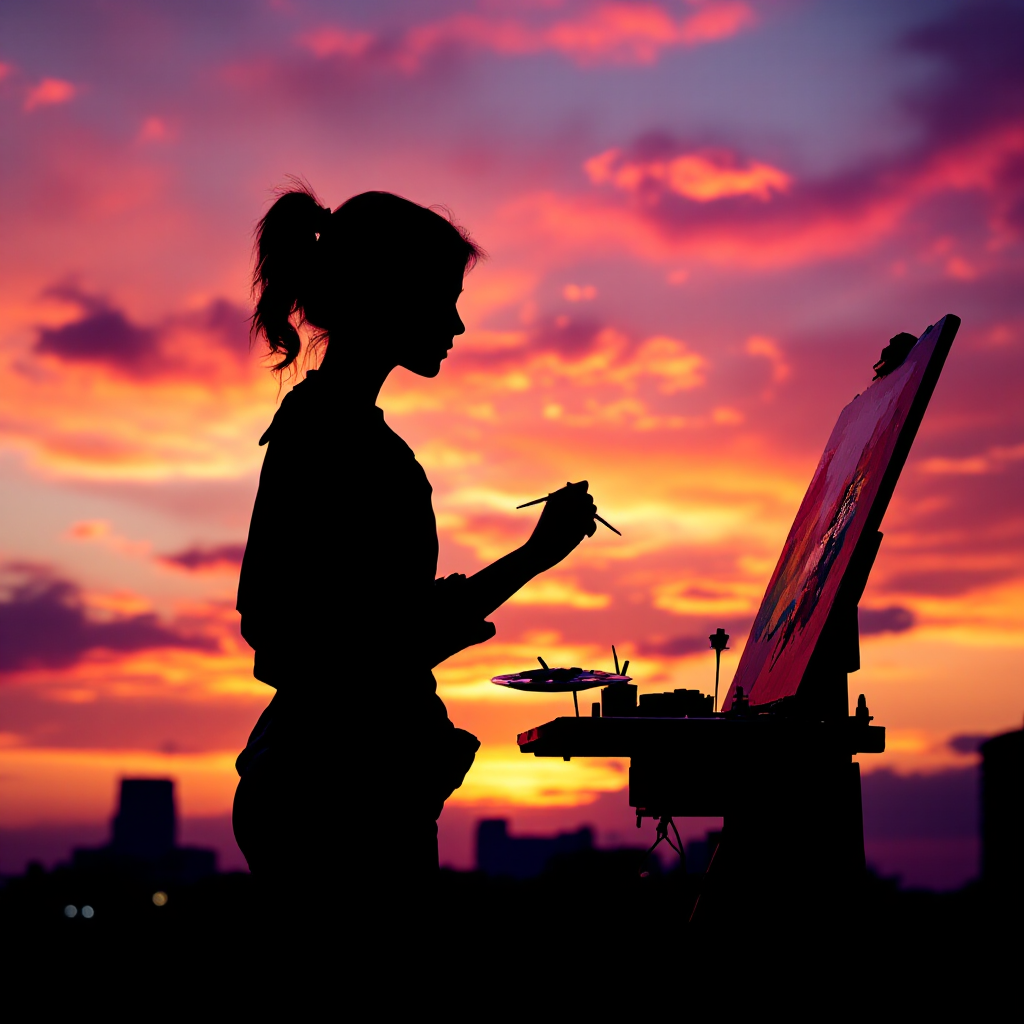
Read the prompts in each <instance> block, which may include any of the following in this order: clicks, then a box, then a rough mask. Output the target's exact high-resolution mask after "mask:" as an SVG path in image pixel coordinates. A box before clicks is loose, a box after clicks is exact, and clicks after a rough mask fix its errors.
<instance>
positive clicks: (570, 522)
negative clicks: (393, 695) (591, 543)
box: [430, 480, 597, 665]
mask: <svg viewBox="0 0 1024 1024" xmlns="http://www.w3.org/2000/svg"><path fill="white" fill-rule="evenodd" d="M587 487H588V484H587V481H586V480H581V481H580V482H579V483H577V484H566V485H565V487H563V488H561V489H560V490H558V491H555V492H554V493H553V494H552V495H551V496H550V497H549V498H548V500H547V502H546V503H545V505H544V510H543V512H541V515H540V519H539V520H538V521H537V525H536V527H534V530H533V533H532V534H531V535H530V539H529V540H528V541H527V542H526V543H525V544H524V545H523V546H522V547H521V548H516V550H515V551H511V552H509V554H507V555H505V556H504V557H502V558H499V559H498V560H497V561H496V562H492V563H491V564H490V565H489V566H487V568H485V569H481V570H480V571H479V572H478V573H476V574H475V575H474V576H471V577H470V578H469V579H466V578H465V577H464V576H460V575H454V576H449V577H448V578H447V579H444V580H438V581H437V605H436V606H435V609H436V613H437V620H436V625H435V628H434V630H433V634H434V635H433V644H432V646H433V651H432V653H431V656H430V661H431V664H432V665H437V664H439V663H440V662H442V661H444V660H445V658H450V657H451V656H452V655H453V654H456V653H457V652H458V651H461V650H464V649H465V648H467V647H472V646H473V645H474V644H480V643H483V642H484V641H485V640H490V638H491V637H492V636H494V626H493V624H492V623H490V622H485V621H484V620H485V619H486V618H487V616H488V615H490V614H491V612H493V611H494V610H495V609H496V608H499V607H500V606H501V605H503V604H504V603H505V602H506V601H507V600H508V599H509V598H510V597H511V596H512V595H513V594H514V593H515V592H516V591H517V590H519V589H520V588H521V587H523V586H525V585H526V584H527V583H529V582H530V580H532V579H533V577H534V576H537V575H539V574H540V573H542V572H544V571H545V570H547V569H550V568H551V567H552V566H554V565H557V564H558V563H559V562H560V561H562V559H563V558H565V556H566V555H568V554H569V552H571V551H573V550H574V549H575V548H576V547H578V546H579V544H580V542H581V541H582V540H583V538H584V537H592V536H593V535H594V530H595V529H596V523H595V522H594V516H595V515H596V514H597V506H596V505H595V504H594V500H593V498H591V496H590V494H589V493H588V491H587Z"/></svg>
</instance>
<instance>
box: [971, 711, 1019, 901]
mask: <svg viewBox="0 0 1024 1024" xmlns="http://www.w3.org/2000/svg"><path fill="white" fill-rule="evenodd" d="M1022 871H1024V730H1020V729H1018V730H1017V731H1016V732H1007V733H1003V735H1002V736H993V737H992V739H990V740H987V741H986V742H985V743H983V744H982V745H981V880H982V882H983V884H984V885H985V888H986V889H987V890H989V891H990V892H991V893H992V894H993V895H994V896H996V897H997V898H999V899H1004V898H1005V899H1007V900H1013V901H1015V902H1017V903H1020V901H1021V899H1022V897H1024V880H1022Z"/></svg>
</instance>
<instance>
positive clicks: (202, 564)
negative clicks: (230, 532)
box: [159, 544, 245, 572]
mask: <svg viewBox="0 0 1024 1024" xmlns="http://www.w3.org/2000/svg"><path fill="white" fill-rule="evenodd" d="M244 554H245V545H244V544H219V545H217V546H216V547H211V548H203V547H191V548H187V549H186V550H185V551H178V552H176V553H175V554H170V555H160V557H159V561H161V562H163V563H164V564H165V565H170V566H173V567H175V568H178V569H184V570H186V571H187V572H203V571H204V570H210V569H221V568H232V569H235V568H238V566H240V565H241V564H242V555H244Z"/></svg>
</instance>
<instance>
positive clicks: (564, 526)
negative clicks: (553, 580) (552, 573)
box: [526, 480, 597, 572]
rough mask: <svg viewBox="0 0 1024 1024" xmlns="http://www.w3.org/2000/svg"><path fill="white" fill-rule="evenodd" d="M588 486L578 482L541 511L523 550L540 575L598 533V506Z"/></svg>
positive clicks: (566, 488) (545, 505)
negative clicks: (585, 538) (585, 539)
mask: <svg viewBox="0 0 1024 1024" xmlns="http://www.w3.org/2000/svg"><path fill="white" fill-rule="evenodd" d="M588 487H589V484H588V483H587V481H586V480H581V481H580V482H579V483H576V484H566V485H565V486H564V487H562V488H560V489H559V490H557V491H555V492H554V493H552V494H551V495H549V496H548V500H547V502H545V504H544V511H543V512H541V514H540V519H539V520H538V521H537V525H536V526H535V527H534V530H533V534H532V535H531V536H530V539H529V540H528V541H527V542H526V549H527V551H529V553H530V556H531V558H532V559H534V560H536V562H537V564H538V566H539V568H538V571H540V572H542V571H543V570H545V569H550V568H551V567H552V566H553V565H557V564H558V563H559V562H560V561H561V560H562V559H563V558H565V556H566V555H568V554H569V552H570V551H573V550H575V549H576V548H577V547H578V546H579V544H580V541H582V540H583V538H584V537H593V536H594V531H595V530H596V529H597V523H596V522H595V521H594V516H596V515H597V506H596V505H595V504H594V499H593V498H592V497H591V496H590V494H589V493H588V490H587V488H588Z"/></svg>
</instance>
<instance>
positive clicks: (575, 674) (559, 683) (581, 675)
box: [491, 667, 632, 693]
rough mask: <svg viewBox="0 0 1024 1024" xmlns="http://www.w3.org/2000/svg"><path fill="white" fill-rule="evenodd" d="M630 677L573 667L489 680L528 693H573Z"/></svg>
mask: <svg viewBox="0 0 1024 1024" xmlns="http://www.w3.org/2000/svg"><path fill="white" fill-rule="evenodd" d="M630 679H632V676H624V675H617V674H616V673H614V672H602V671H601V670H600V669H582V668H576V667H573V668H531V669H527V671H525V672H512V673H511V674H510V675H504V676H494V677H493V678H492V679H491V682H492V683H496V684H497V685H498V686H507V687H509V689H512V690H526V691H528V692H530V693H574V692H575V691H577V690H589V689H591V688H592V687H594V686H607V685H608V684H609V683H628V682H629V681H630Z"/></svg>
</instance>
